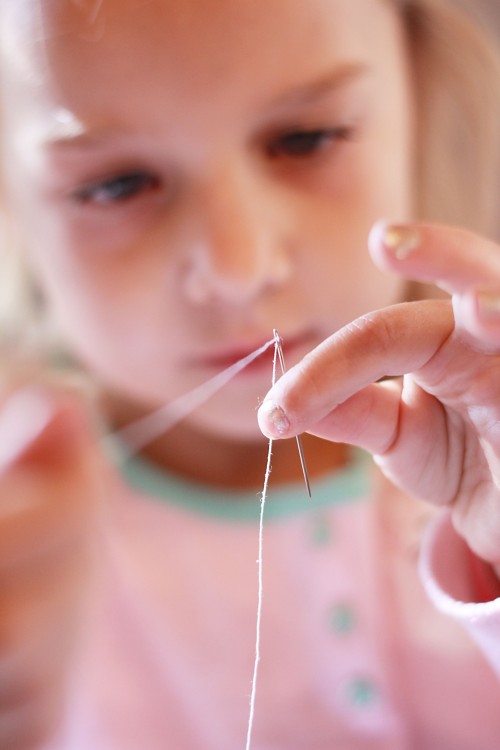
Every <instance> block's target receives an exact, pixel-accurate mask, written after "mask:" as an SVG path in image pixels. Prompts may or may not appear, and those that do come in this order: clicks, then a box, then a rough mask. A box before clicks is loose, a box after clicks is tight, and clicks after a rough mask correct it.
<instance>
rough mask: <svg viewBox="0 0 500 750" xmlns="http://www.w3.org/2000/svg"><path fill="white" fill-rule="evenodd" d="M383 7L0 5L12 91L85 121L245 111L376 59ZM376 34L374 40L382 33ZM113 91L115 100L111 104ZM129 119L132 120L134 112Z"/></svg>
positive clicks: (343, 2)
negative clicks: (117, 107) (121, 114)
mask: <svg viewBox="0 0 500 750" xmlns="http://www.w3.org/2000/svg"><path fill="white" fill-rule="evenodd" d="M391 5H392V3H391V2H388V0H1V2H0V13H1V14H2V15H1V18H0V21H1V23H0V27H1V28H3V30H4V31H3V33H2V52H3V55H4V60H6V62H7V65H8V67H9V68H10V69H11V72H13V73H14V78H15V79H17V80H15V87H16V88H19V86H20V85H21V86H22V85H23V84H24V85H25V86H27V87H28V88H29V87H31V89H32V91H31V94H32V98H33V99H38V98H39V97H45V98H47V96H48V94H50V98H51V99H52V100H53V101H52V106H54V107H63V108H64V109H67V110H69V111H72V112H75V113H76V114H77V116H80V115H82V116H84V117H85V119H87V118H90V119H92V117H93V114H94V113H100V112H103V111H105V110H106V109H107V108H108V107H109V102H110V98H113V99H114V100H116V98H117V97H116V94H118V93H119V95H120V97H121V107H122V108H123V109H126V107H127V97H128V96H129V95H130V99H131V102H132V101H133V107H134V110H135V115H137V113H138V112H140V111H141V110H142V109H143V110H144V111H145V112H146V111H147V110H148V109H151V102H155V105H156V107H157V109H158V104H159V103H160V102H163V103H164V107H165V109H168V107H169V102H170V103H175V104H173V105H172V106H175V107H176V108H177V109H176V112H175V114H176V115H177V114H178V111H179V108H182V106H183V104H184V103H185V104H186V107H187V106H189V107H190V108H191V109H192V110H193V107H194V108H195V107H196V103H200V106H201V105H202V104H203V103H206V102H207V100H209V101H210V104H211V105H212V106H217V107H219V109H220V111H222V110H223V109H224V107H226V106H228V100H229V99H231V101H232V102H233V103H234V102H236V103H237V100H238V97H239V96H241V98H242V99H243V98H245V99H246V101H247V102H250V106H253V104H256V105H257V106H258V105H259V104H260V103H261V102H265V101H266V100H267V99H272V98H273V97H274V96H276V95H278V94H279V93H280V91H282V90H286V88H287V86H288V85H291V84H292V83H293V85H296V86H299V85H300V83H301V81H302V80H303V81H304V82H307V81H308V80H309V79H310V78H311V77H312V76H314V75H318V73H320V72H322V71H324V70H325V71H326V70H327V69H328V68H331V67H332V66H333V65H334V64H335V62H336V61H339V62H344V61H347V62H349V61H351V60H352V59H353V60H356V59H357V58H359V59H361V60H362V61H363V60H366V58H368V59H370V57H371V58H372V61H373V62H375V61H376V60H378V58H379V53H380V44H381V43H380V41H377V40H379V39H380V38H382V39H385V38H386V36H387V33H388V30H389V33H391V29H392V28H394V29H395V28H396V23H395V14H394V13H393V11H392V9H391ZM379 31H380V33H378V32H379ZM113 94H115V96H110V95H113ZM130 107H131V115H133V114H134V113H133V112H132V104H131V105H130Z"/></svg>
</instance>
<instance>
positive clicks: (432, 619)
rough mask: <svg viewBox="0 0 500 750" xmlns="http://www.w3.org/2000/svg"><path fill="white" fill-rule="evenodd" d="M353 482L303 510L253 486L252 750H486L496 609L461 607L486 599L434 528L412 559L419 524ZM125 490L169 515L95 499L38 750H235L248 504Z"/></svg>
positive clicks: (379, 490) (184, 491)
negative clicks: (82, 603)
mask: <svg viewBox="0 0 500 750" xmlns="http://www.w3.org/2000/svg"><path fill="white" fill-rule="evenodd" d="M372 471H373V469H372V468H371V464H370V462H367V461H366V460H364V461H361V462H358V463H357V464H356V465H354V466H353V467H351V468H349V469H347V470H346V471H344V472H342V473H340V474H337V475H336V476H334V477H330V478H328V479H325V480H323V481H320V482H317V483H316V484H315V485H314V486H313V500H312V502H311V501H309V500H308V498H307V496H306V495H305V491H304V489H303V487H300V486H298V487H289V488H281V487H280V488H278V489H272V484H271V490H270V494H269V497H268V501H267V515H266V524H265V528H264V555H263V571H264V583H263V594H264V599H263V616H262V633H261V662H260V668H259V677H258V684H257V698H256V708H255V723H254V731H253V741H252V748H254V750H302V749H304V750H305V749H306V748H307V750H332V749H333V748H335V750H362V749H364V748H367V749H368V748H369V750H378V749H380V750H382V749H383V750H392V749H394V750H396V749H397V750H410V749H411V750H498V747H500V684H499V680H498V677H497V676H496V675H495V672H494V668H495V667H496V668H497V670H498V671H499V672H500V599H496V600H493V601H490V602H487V603H471V602H474V601H475V600H476V599H478V598H485V594H487V595H488V596H489V595H491V596H493V597H494V596H495V595H500V587H498V586H497V582H496V580H495V579H493V578H491V577H489V573H488V571H487V569H486V566H484V569H483V566H482V565H481V564H480V563H479V562H478V561H475V560H474V559H473V557H472V555H471V554H470V553H469V552H468V550H467V548H466V547H465V545H464V544H463V543H462V542H461V540H460V539H459V538H458V537H457V536H456V535H455V533H454V532H453V530H452V528H451V525H450V524H449V520H448V518H447V516H446V514H445V515H444V516H441V515H440V516H439V517H436V518H435V519H434V520H433V521H432V531H431V533H430V535H428V536H427V538H426V541H425V543H424V545H423V547H422V545H421V535H422V530H423V528H424V526H427V524H428V520H429V517H431V516H433V515H434V513H433V512H432V511H429V510H428V509H427V508H426V507H425V506H423V505H421V504H420V503H416V502H415V501H410V500H408V499H407V498H401V497H400V496H399V495H398V493H397V491H396V490H394V489H393V488H391V487H389V485H387V484H386V483H385V481H384V480H381V479H380V478H376V479H375V481H374V482H373V481H372V480H371V476H370V474H371V472H372ZM129 473H131V474H132V475H133V478H134V482H136V483H138V485H139V486H142V487H144V486H145V485H147V486H148V492H151V493H152V494H156V495H159V496H160V495H161V496H163V497H167V498H168V500H167V501H165V500H163V501H161V500H159V499H153V498H152V497H148V496H146V494H145V493H144V492H141V491H140V490H139V491H138V490H133V489H132V488H131V487H128V486H126V485H125V484H123V483H122V480H121V479H120V480H118V479H116V478H114V479H113V480H112V481H111V483H110V499H111V502H110V507H109V515H108V517H107V519H106V522H105V523H104V524H103V525H104V527H105V528H104V529H103V539H102V542H103V544H102V547H101V548H100V554H101V557H100V560H99V566H98V572H97V573H96V577H95V580H94V583H93V587H92V590H91V592H90V594H89V597H88V601H87V609H86V616H85V627H84V628H82V638H81V644H80V651H79V654H78V659H77V661H76V663H75V669H74V672H73V681H72V689H71V693H70V696H71V699H70V701H69V705H68V712H67V720H66V725H65V726H64V727H63V728H62V732H61V737H60V738H59V739H58V741H57V742H55V743H54V744H53V745H52V746H51V750H52V748H57V750H62V749H64V750H169V749H172V750H174V749H175V750H237V748H244V747H245V738H246V729H247V721H248V713H249V698H250V689H251V678H252V670H253V661H254V651H255V622H256V608H257V565H256V558H257V543H258V514H259V497H258V495H254V494H253V493H250V494H249V493H240V494H239V495H238V494H237V493H225V492H218V493H216V492H210V491H207V490H206V489H205V488H200V487H196V486H194V485H190V484H187V483H185V482H182V481H178V480H175V479H173V478H171V477H170V478H169V477H165V476H164V475H159V474H156V473H155V472H154V470H153V469H152V468H151V467H145V465H144V464H141V463H137V462H136V463H134V464H132V465H131V466H130V467H129ZM369 482H370V484H371V485H372V487H371V490H370V491H369V490H368V487H369ZM369 495H370V498H369V497H368V496H369ZM420 548H422V552H421V555H420V576H419V573H418V566H417V558H418V556H419V549H420ZM422 579H423V581H424V583H425V586H426V588H427V590H428V592H429V594H430V596H431V597H432V600H433V602H431V600H430V598H429V596H428V594H427V593H426V592H425V591H424V588H423V586H422V582H421V581H422ZM490 588H491V591H490ZM459 599H462V600H463V601H464V602H468V603H466V604H464V603H461V602H460V601H459ZM438 608H439V609H440V610H441V611H438ZM481 649H482V651H481ZM483 654H484V655H483Z"/></svg>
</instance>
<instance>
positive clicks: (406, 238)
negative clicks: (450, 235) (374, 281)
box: [368, 219, 422, 267]
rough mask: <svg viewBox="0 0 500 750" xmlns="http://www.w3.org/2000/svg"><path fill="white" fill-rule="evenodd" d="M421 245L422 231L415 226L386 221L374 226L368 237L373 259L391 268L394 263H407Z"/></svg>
mask: <svg viewBox="0 0 500 750" xmlns="http://www.w3.org/2000/svg"><path fill="white" fill-rule="evenodd" d="M421 244H422V238H421V235H420V231H419V230H418V229H417V228H416V227H415V226H414V225H412V224H407V223H395V222H388V221H387V220H385V219H383V220H381V221H378V222H377V223H376V224H374V226H373V227H372V229H371V231H370V234H369V237H368V248H369V250H370V254H371V256H372V258H373V259H374V260H375V261H376V262H378V263H379V264H380V263H381V264H382V265H385V266H389V267H392V265H393V262H394V261H396V262H398V263H399V262H401V261H405V260H406V259H407V258H408V257H409V256H411V255H412V254H413V253H414V251H415V250H417V249H418V248H419V247H420V246H421Z"/></svg>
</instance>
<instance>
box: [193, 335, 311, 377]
mask: <svg viewBox="0 0 500 750" xmlns="http://www.w3.org/2000/svg"><path fill="white" fill-rule="evenodd" d="M279 334H280V338H281V341H282V348H283V353H284V358H285V362H286V364H287V367H288V366H291V365H292V364H295V362H297V361H299V359H301V356H303V354H305V353H306V351H308V350H309V349H311V348H312V347H313V346H315V345H316V344H317V343H318V341H319V339H318V336H317V335H314V332H313V331H312V330H308V331H302V332H299V333H295V334H294V333H290V334H287V335H285V336H282V335H281V332H279ZM267 341H269V339H261V340H254V341H253V342H252V343H248V344H247V343H239V342H236V343H234V344H230V345H229V346H227V347H222V348H220V349H219V350H216V351H215V352H211V353H210V354H207V355H206V356H201V357H199V358H197V359H196V360H194V364H195V365H197V366H201V367H202V368H207V369H209V370H213V371H217V370H224V369H226V368H227V367H230V366H231V365H233V364H234V363H235V362H238V361H240V360H241V359H243V358H244V357H247V356H248V355H249V354H251V353H252V352H254V351H256V350H257V349H259V348H261V347H262V346H264V345H265V344H266V343H267ZM273 358H274V346H273V345H272V344H271V345H270V346H269V348H268V349H267V350H266V351H265V352H263V353H262V354H261V355H260V356H259V357H257V358H256V359H255V360H254V361H253V362H251V363H250V364H249V365H248V366H247V367H246V368H245V369H244V370H243V371H242V373H241V374H242V375H244V374H245V372H249V373H255V372H257V371H262V372H263V371H265V370H267V371H268V372H269V373H270V372H271V368H272V363H273ZM280 372H281V370H280V367H279V363H278V373H280Z"/></svg>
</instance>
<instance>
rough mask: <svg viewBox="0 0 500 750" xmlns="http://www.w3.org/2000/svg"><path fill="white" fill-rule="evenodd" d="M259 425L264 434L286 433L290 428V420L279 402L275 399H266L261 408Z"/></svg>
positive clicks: (270, 435)
mask: <svg viewBox="0 0 500 750" xmlns="http://www.w3.org/2000/svg"><path fill="white" fill-rule="evenodd" d="M258 417H259V425H260V428H261V430H262V431H263V432H264V434H266V435H268V436H269V437H272V436H273V435H285V434H286V433H287V432H288V430H289V429H290V421H289V419H288V417H287V415H286V414H285V412H284V411H283V409H282V408H281V406H279V404H277V403H276V402H275V401H264V403H263V404H262V406H261V407H260V409H259V414H258Z"/></svg>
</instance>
